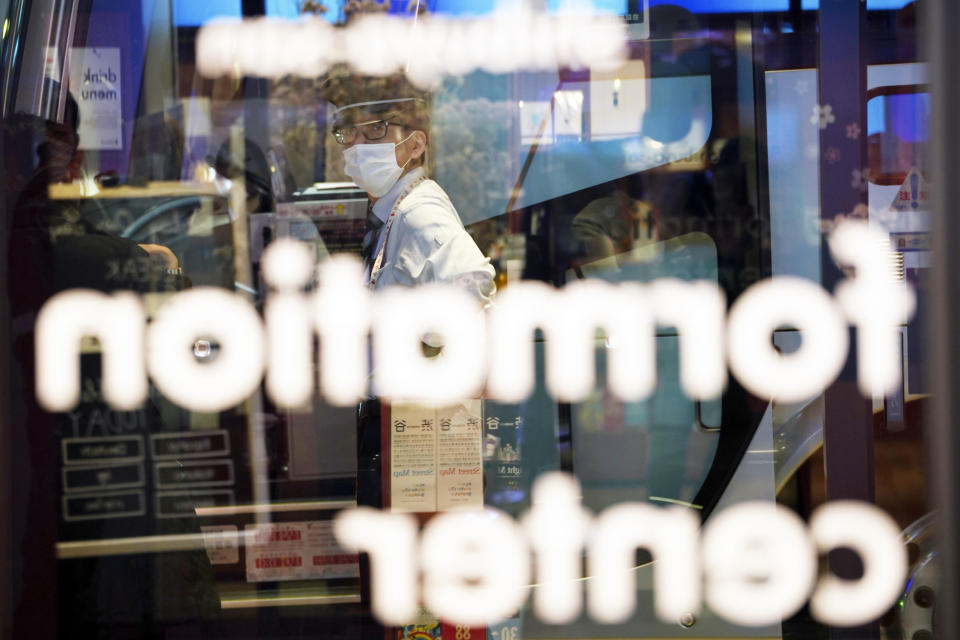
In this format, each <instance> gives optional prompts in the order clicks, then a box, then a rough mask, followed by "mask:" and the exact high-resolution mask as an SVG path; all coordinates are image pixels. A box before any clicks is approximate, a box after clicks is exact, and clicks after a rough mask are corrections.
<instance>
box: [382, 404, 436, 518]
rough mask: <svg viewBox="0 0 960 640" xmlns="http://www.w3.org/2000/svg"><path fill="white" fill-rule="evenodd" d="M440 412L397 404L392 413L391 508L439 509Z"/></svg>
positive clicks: (404, 509)
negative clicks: (438, 455)
mask: <svg viewBox="0 0 960 640" xmlns="http://www.w3.org/2000/svg"><path fill="white" fill-rule="evenodd" d="M436 422H437V412H436V410H435V409H433V408H432V407H424V406H421V405H416V404H400V403H397V404H395V405H393V406H392V407H391V410H390V508H391V509H392V510H393V511H420V512H432V511H436V510H437V475H436V474H437V432H436Z"/></svg>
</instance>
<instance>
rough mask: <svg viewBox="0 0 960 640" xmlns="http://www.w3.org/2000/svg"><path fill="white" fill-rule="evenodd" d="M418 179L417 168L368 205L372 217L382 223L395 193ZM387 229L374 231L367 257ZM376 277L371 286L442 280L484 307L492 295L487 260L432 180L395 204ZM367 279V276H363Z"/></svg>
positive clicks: (380, 246) (419, 170) (420, 171)
mask: <svg viewBox="0 0 960 640" xmlns="http://www.w3.org/2000/svg"><path fill="white" fill-rule="evenodd" d="M423 175H424V172H423V169H422V168H421V167H417V168H416V169H413V170H412V171H410V172H408V173H407V174H405V175H403V176H401V177H400V179H399V180H397V183H396V184H395V185H393V187H391V188H390V190H389V191H388V192H387V193H386V194H384V195H383V196H382V197H381V198H379V199H377V201H376V202H375V203H374V204H373V213H374V215H375V216H377V217H378V218H380V220H382V221H383V222H384V223H386V221H387V218H388V217H389V216H390V212H391V210H392V209H393V207H394V205H395V204H396V202H397V199H398V198H399V197H400V194H401V193H402V192H403V191H404V189H406V187H407V186H409V185H410V183H412V182H413V181H415V180H417V179H419V178H420V177H422V176H423ZM386 229H387V225H386V224H384V225H383V226H382V227H380V233H379V236H378V237H377V243H376V248H375V249H374V252H373V255H374V256H377V255H379V253H380V251H381V250H382V249H383V243H384V241H385V239H386V238H385V237H386V235H387V234H386ZM389 236H390V237H389V239H386V242H387V247H386V252H385V253H384V256H383V261H382V262H381V265H380V270H379V272H378V273H377V280H376V288H377V289H380V288H382V287H389V286H393V285H404V286H408V287H412V286H416V285H421V284H428V283H435V282H443V283H454V284H457V285H459V286H462V287H464V288H465V289H466V290H467V291H469V292H470V293H471V294H473V295H474V296H476V297H477V298H478V299H479V300H480V301H481V302H483V304H484V305H486V304H488V303H489V302H490V297H491V296H492V295H493V293H494V291H496V286H495V285H494V283H493V278H494V275H495V272H494V269H493V266H491V264H490V259H489V258H487V257H485V256H484V255H483V253H482V252H481V251H480V249H479V247H477V243H476V242H474V240H473V238H472V237H471V236H470V234H469V233H467V231H466V229H464V228H463V222H461V221H460V216H459V214H457V210H456V209H455V208H454V206H453V203H452V202H450V198H449V197H448V196H447V194H446V193H445V192H444V190H443V189H441V188H440V185H438V184H437V183H436V182H434V181H433V180H429V179H428V180H424V181H422V182H421V183H420V184H418V185H417V186H416V187H414V188H413V190H412V191H411V192H410V193H409V194H408V195H407V197H406V198H404V199H403V200H402V201H401V202H400V206H399V208H398V210H397V218H396V220H394V222H393V228H392V230H391V231H390V234H389ZM368 275H369V274H368Z"/></svg>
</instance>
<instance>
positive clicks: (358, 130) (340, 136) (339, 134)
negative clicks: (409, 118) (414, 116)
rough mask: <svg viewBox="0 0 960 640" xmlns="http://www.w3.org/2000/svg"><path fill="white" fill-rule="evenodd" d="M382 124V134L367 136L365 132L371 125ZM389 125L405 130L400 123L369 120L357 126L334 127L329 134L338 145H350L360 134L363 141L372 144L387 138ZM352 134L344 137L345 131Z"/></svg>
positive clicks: (404, 126) (403, 125)
mask: <svg viewBox="0 0 960 640" xmlns="http://www.w3.org/2000/svg"><path fill="white" fill-rule="evenodd" d="M381 123H382V124H383V125H384V127H383V133H382V134H381V135H378V136H369V135H367V130H368V129H369V127H370V126H371V125H377V124H381ZM390 125H394V126H396V127H401V128H406V126H407V125H405V124H403V123H402V122H391V121H388V120H369V121H367V122H359V123H357V124H352V125H349V126H345V127H344V126H340V125H334V126H333V128H332V129H331V130H330V133H331V134H332V135H333V139H334V140H336V141H337V143H338V144H351V143H352V142H353V141H354V140H356V139H357V134H362V135H363V139H364V140H366V141H367V142H374V141H376V140H383V139H384V138H386V137H387V132H388V131H389V130H390ZM351 130H352V132H353V133H352V134H351V135H350V136H349V137H348V136H346V135H344V133H345V132H346V131H351Z"/></svg>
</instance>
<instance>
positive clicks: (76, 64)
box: [70, 47, 123, 149]
mask: <svg viewBox="0 0 960 640" xmlns="http://www.w3.org/2000/svg"><path fill="white" fill-rule="evenodd" d="M121 85H122V81H121V77H120V49H119V48H118V47H106V48H99V47H96V48H86V47H75V48H74V49H72V50H71V52H70V93H71V94H73V97H74V98H75V99H76V100H77V104H78V105H79V106H80V148H81V149H120V148H122V147H123V137H122V129H121V125H122V122H123V117H122V111H121V106H120V105H121V101H120V98H121V94H120V87H121Z"/></svg>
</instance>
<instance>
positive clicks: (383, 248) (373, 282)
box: [367, 176, 427, 289]
mask: <svg viewBox="0 0 960 640" xmlns="http://www.w3.org/2000/svg"><path fill="white" fill-rule="evenodd" d="M426 179H427V176H420V177H419V178H417V179H416V180H414V181H413V182H411V183H410V184H408V185H407V186H406V187H405V188H404V190H403V191H401V192H400V195H399V196H397V201H396V202H395V203H394V204H393V208H392V209H390V215H389V217H387V223H386V226H385V228H384V229H383V244H382V245H380V251H378V252H377V257H376V259H375V260H374V261H373V264H372V265H371V267H370V281H369V282H368V283H367V286H368V287H369V288H371V289H373V288H374V287H375V286H377V279H378V278H379V272H380V265H381V264H383V256H384V254H386V252H387V242H388V241H389V240H390V230H391V229H392V228H393V222H394V220H395V219H396V217H397V211H398V210H399V209H400V203H401V202H403V199H404V198H406V197H407V196H408V195H410V192H411V191H413V189H414V188H415V187H416V186H417V185H418V184H420V183H421V182H423V181H424V180H426Z"/></svg>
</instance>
